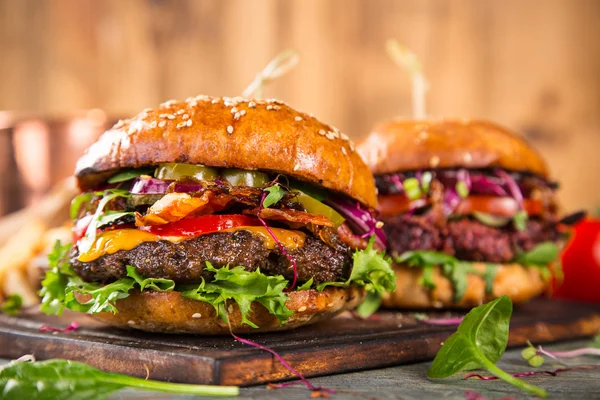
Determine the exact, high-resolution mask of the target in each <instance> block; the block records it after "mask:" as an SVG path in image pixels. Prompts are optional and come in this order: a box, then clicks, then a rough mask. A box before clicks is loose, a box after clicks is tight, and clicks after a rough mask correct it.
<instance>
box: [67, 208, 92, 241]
mask: <svg viewBox="0 0 600 400" xmlns="http://www.w3.org/2000/svg"><path fill="white" fill-rule="evenodd" d="M92 217H93V215H91V214H90V215H86V216H85V217H83V218H81V219H78V220H77V222H76V223H75V226H73V229H72V230H71V234H72V236H73V243H77V242H78V241H79V239H81V238H82V237H83V236H84V235H85V231H87V228H88V226H89V225H90V222H92Z"/></svg>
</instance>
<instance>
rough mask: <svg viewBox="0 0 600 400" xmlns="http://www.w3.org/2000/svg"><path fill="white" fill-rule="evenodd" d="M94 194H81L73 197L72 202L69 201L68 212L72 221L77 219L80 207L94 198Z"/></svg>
mask: <svg viewBox="0 0 600 400" xmlns="http://www.w3.org/2000/svg"><path fill="white" fill-rule="evenodd" d="M94 196H95V194H94V192H86V193H81V194H80V195H78V196H75V198H74V199H73V200H71V208H70V210H69V215H70V217H71V219H72V220H74V219H75V218H77V216H78V215H79V211H80V210H81V206H82V205H83V204H85V203H89V202H90V201H92V199H93V198H94Z"/></svg>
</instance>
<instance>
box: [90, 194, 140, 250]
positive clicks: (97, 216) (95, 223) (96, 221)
mask: <svg viewBox="0 0 600 400" xmlns="http://www.w3.org/2000/svg"><path fill="white" fill-rule="evenodd" d="M129 196H131V194H130V193H129V192H127V191H125V190H119V189H110V190H107V191H105V192H104V196H103V197H102V200H100V202H99V203H98V208H96V212H95V213H94V215H93V216H92V220H91V221H90V225H89V226H88V228H87V230H86V231H85V236H84V237H83V238H82V239H81V240H80V241H79V251H80V252H81V253H85V252H86V251H88V250H89V249H91V247H92V245H93V244H94V241H95V240H96V231H97V229H98V227H99V226H101V225H100V222H101V220H102V217H103V215H104V207H106V205H107V204H108V203H109V202H110V201H111V200H113V199H115V198H117V197H129Z"/></svg>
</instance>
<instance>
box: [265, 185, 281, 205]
mask: <svg viewBox="0 0 600 400" xmlns="http://www.w3.org/2000/svg"><path fill="white" fill-rule="evenodd" d="M263 190H264V191H265V192H269V194H268V195H267V196H266V197H265V199H264V200H263V203H262V206H263V207H264V208H269V207H271V206H272V205H275V204H277V203H279V201H280V200H281V199H282V198H283V196H285V194H286V193H287V192H286V190H285V189H284V188H283V187H282V186H281V185H280V184H278V183H276V184H274V185H273V186H269V187H267V188H264V189H263Z"/></svg>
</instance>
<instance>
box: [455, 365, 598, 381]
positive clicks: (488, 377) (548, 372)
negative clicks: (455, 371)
mask: <svg viewBox="0 0 600 400" xmlns="http://www.w3.org/2000/svg"><path fill="white" fill-rule="evenodd" d="M599 368H600V365H585V366H581V367H571V368H558V369H555V370H554V371H527V372H520V373H518V374H511V375H512V376H514V377H515V378H522V377H524V376H532V375H550V376H556V375H558V374H559V373H561V372H567V371H577V370H587V369H599ZM469 378H477V379H480V380H482V381H495V380H498V379H500V378H498V377H497V376H484V375H481V374H468V375H466V376H465V377H464V378H463V379H469Z"/></svg>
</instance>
